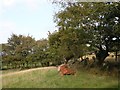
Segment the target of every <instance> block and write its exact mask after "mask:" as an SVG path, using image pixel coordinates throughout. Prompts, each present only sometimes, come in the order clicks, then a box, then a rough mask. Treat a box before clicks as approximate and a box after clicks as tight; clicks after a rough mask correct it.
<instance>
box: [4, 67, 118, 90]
mask: <svg viewBox="0 0 120 90" xmlns="http://www.w3.org/2000/svg"><path fill="white" fill-rule="evenodd" d="M2 86H3V88H115V87H116V88H117V87H118V80H117V79H116V78H112V77H110V76H100V75H99V76H97V75H93V74H88V73H87V72H82V71H79V72H77V74H76V76H72V75H66V76H60V74H59V73H58V72H57V70H56V69H48V70H36V71H31V72H28V73H20V74H17V75H16V74H15V75H9V76H4V75H3V78H2Z"/></svg>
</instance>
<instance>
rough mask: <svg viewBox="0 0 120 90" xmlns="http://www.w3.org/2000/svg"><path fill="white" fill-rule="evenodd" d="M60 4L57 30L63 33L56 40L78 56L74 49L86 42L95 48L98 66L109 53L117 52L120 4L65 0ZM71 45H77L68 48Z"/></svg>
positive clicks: (56, 17) (56, 19)
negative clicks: (68, 0)
mask: <svg viewBox="0 0 120 90" xmlns="http://www.w3.org/2000/svg"><path fill="white" fill-rule="evenodd" d="M59 4H60V5H62V9H61V10H60V11H59V12H58V13H57V14H56V15H55V22H56V23H57V26H58V28H59V31H58V32H59V33H62V35H61V36H60V38H59V39H60V40H61V41H62V42H63V43H62V42H61V43H62V45H63V47H64V46H65V45H66V46H65V47H68V48H69V47H70V48H69V51H72V53H73V55H74V54H75V55H77V54H76V52H77V50H81V51H83V50H82V49H79V48H78V47H81V46H82V45H85V44H89V45H90V47H93V48H94V49H96V50H97V52H96V58H97V60H98V64H99V65H101V64H102V63H103V61H104V59H105V58H106V57H107V56H108V52H111V51H119V49H118V48H119V47H120V29H119V27H120V16H119V15H120V3H88V2H86V3H81V2H66V1H65V2H62V3H59ZM62 45H61V46H62ZM72 46H73V48H76V47H77V48H76V49H75V50H74V49H71V48H72ZM64 50H65V48H64ZM77 53H78V52H77Z"/></svg>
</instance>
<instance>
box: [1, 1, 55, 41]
mask: <svg viewBox="0 0 120 90" xmlns="http://www.w3.org/2000/svg"><path fill="white" fill-rule="evenodd" d="M55 10H56V9H55V6H53V5H52V3H51V2H50V1H49V0H0V43H6V42H7V40H8V38H9V37H10V36H11V34H12V33H14V34H17V35H19V34H22V35H28V34H29V35H31V36H33V37H34V38H35V39H36V40H39V39H41V38H47V34H48V31H51V32H53V31H54V30H55V23H54V22H53V15H54V13H55Z"/></svg>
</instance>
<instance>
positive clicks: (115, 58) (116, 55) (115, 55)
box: [115, 51, 117, 62]
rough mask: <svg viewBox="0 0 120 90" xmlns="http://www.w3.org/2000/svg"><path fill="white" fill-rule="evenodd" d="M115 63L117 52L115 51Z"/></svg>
mask: <svg viewBox="0 0 120 90" xmlns="http://www.w3.org/2000/svg"><path fill="white" fill-rule="evenodd" d="M115 61H116V62H117V51H115Z"/></svg>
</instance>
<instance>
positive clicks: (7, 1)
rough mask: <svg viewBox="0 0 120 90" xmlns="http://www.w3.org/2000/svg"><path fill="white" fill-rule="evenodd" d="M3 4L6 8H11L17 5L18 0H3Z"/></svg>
mask: <svg viewBox="0 0 120 90" xmlns="http://www.w3.org/2000/svg"><path fill="white" fill-rule="evenodd" d="M1 3H2V6H4V7H11V6H14V5H15V3H16V0H1Z"/></svg>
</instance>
